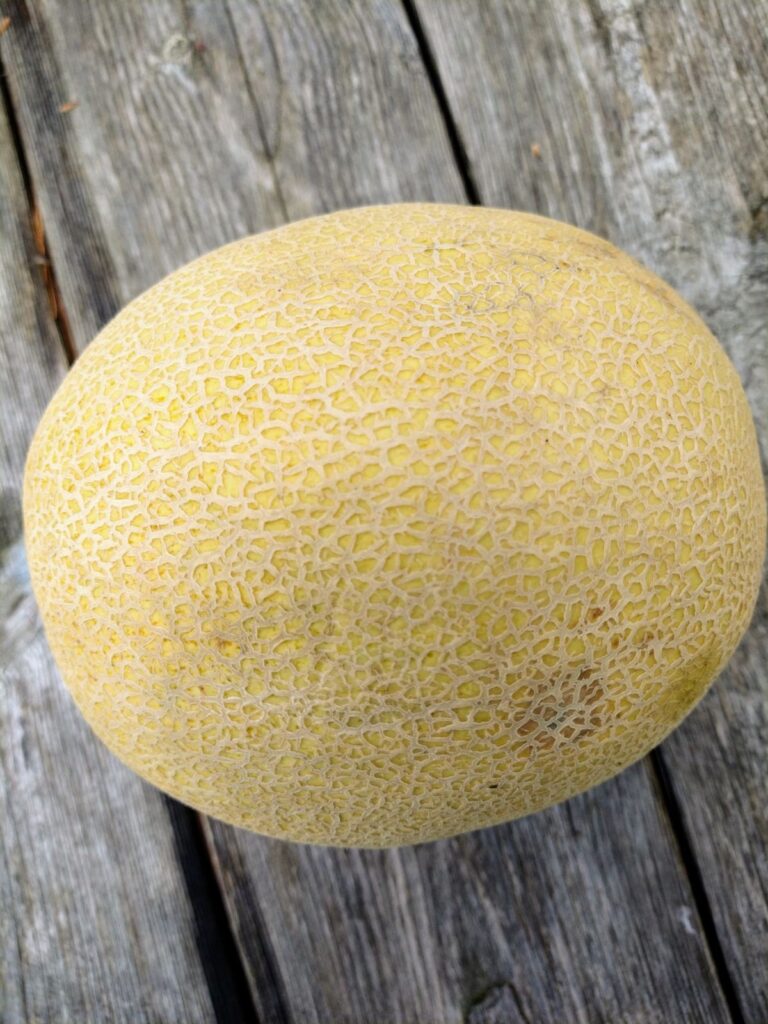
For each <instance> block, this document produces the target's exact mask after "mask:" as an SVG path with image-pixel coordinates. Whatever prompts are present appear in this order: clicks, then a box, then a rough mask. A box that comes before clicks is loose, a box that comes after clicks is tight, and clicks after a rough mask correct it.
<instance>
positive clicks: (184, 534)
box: [24, 204, 766, 847]
mask: <svg viewBox="0 0 768 1024" xmlns="http://www.w3.org/2000/svg"><path fill="white" fill-rule="evenodd" d="M24 514H25V529H26V541H27V548H28V553H29V562H30V567H31V574H32V580H33V585H34V590H35V594H36V596H37V600H38V602H39V606H40V609H41V613H42V617H43V621H44V624H45V629H46V632H47V636H48V639H49V641H50V646H51V649H52V651H53V654H54V656H55V659H56V661H57V663H58V666H59V668H60V670H61V674H62V676H63V678H64V681H65V682H66V685H67V686H68V688H69V690H70V691H71V693H72V695H73V697H74V699H75V701H76V703H77V705H78V706H79V707H80V709H81V711H82V713H83V715H84V716H85V718H86V719H87V721H88V722H89V723H90V725H91V726H92V728H93V730H94V731H95V733H96V734H97V735H98V736H99V737H100V738H101V739H102V740H103V741H104V743H106V744H107V746H108V747H109V748H110V749H111V750H112V751H113V752H114V753H115V754H116V755H117V756H118V757H119V758H121V759H122V760H123V761H124V762H125V763H126V764H128V765H129V766H131V768H133V769H135V771H137V772H138V773H139V774H140V775H142V776H143V777H144V778H145V779H147V780H149V781H150V782H151V783H153V784H154V785H155V786H158V787H160V788H161V789H162V790H164V791H165V792H167V793H169V794H172V795H173V796H174V797H176V798H178V799H179V800H181V801H184V802H185V803H187V804H189V805H191V806H192V807H194V808H197V809H199V810H200V811H203V812H205V813H207V814H211V815H214V816H216V817H217V818H220V819H222V820H224V821H226V822H230V823H234V824H236V825H240V826H243V827H245V828H248V829H252V830H254V831H257V832H259V833H263V834H266V835H270V836H276V837H282V838H286V839H291V840H296V841H301V842H310V843H321V844H330V845H342V846H372V847H380V846H391V845H398V844H405V843H415V842H420V841H425V840H432V839H436V838H439V837H444V836H450V835H454V834H457V833H461V832H465V831H468V830H471V829H476V828H479V827H483V826H487V825H491V824H494V823H498V822H502V821H506V820H509V819H511V818H514V817H516V816H520V815H525V814H529V813H531V812H533V811H537V810H538V809H540V808H544V807H546V806H548V805H550V804H553V803H555V802H557V801H561V800H563V799H565V798H567V797H569V796H571V795H572V794H574V793H577V792H579V791H582V790H584V789H586V788H587V787H590V786H593V785H595V784H596V783H599V782H601V781H602V780H604V779H607V778H608V777H609V776H612V775H613V774H615V773H616V772H618V771H620V770H621V769H622V768H624V767H625V766H627V765H628V764H629V763H631V762H633V761H635V760H636V759H637V758H639V757H641V756H642V755H643V754H645V753H646V752H647V751H648V750H649V749H650V748H651V747H653V746H654V745H655V744H657V743H659V741H660V740H661V739H662V738H663V737H664V736H666V735H667V734H668V733H669V732H670V730H671V729H672V728H673V727H674V726H675V725H676V724H677V723H678V722H680V720H681V719H682V718H683V716H684V715H685V714H686V713H687V712H688V711H689V710H690V709H691V708H692V707H693V705H694V704H695V703H696V702H697V701H698V700H699V698H700V697H701V696H702V695H703V694H704V692H705V691H706V690H707V688H708V686H709V684H710V683H711V682H712V680H713V679H714V678H715V677H716V676H717V675H718V673H719V672H720V670H721V669H722V668H723V666H724V665H725V663H726V661H727V660H728V658H729V657H730V655H731V653H732V652H733V650H734V648H735V646H736V644H737V643H738V641H739V638H740V636H741V635H742V633H743V632H744V630H745V628H746V627H747V625H748V622H749V619H750V615H751V612H752V609H753V606H754V602H755V598H756V593H757V589H758V582H759V578H760V571H761V565H762V561H763V555H764V543H765V526H766V511H765V492H764V487H763V482H762V477H761V470H760V462H759V457H758V448H757V443H756V437H755V430H754V426H753V423H752V420H751V417H750V412H749V408H748V404H747V400H746V398H745V395H744V392H743V391H742V388H741V385H740V382H739V378H738V376H737V374H736V371H735V370H734V367H733V366H732V364H731V363H730V361H729V360H728V358H727V356H726V354H725V352H724V351H723V349H722V348H721V347H720V345H719V344H718V343H717V341H716V340H715V339H714V337H713V336H712V335H711V334H710V332H709V331H708V330H707V328H706V327H705V326H704V324H703V323H702V321H701V320H700V319H699V317H698V316H697V315H696V314H695V313H694V312H693V311H692V310H691V309H690V308H689V307H688V306H687V305H686V304H685V303H684V302H683V300H682V299H681V298H680V297H679V296H678V295H677V294H676V293H675V292H674V291H673V290H672V289H671V288H669V287H668V286H667V285H665V284H664V283H663V282H662V281H661V280H659V279H658V278H657V277H655V276H654V275H653V274H651V273H650V272H649V271H647V270H646V269H644V268H643V267H641V266H640V265H639V264H638V263H636V262H634V261H633V260H632V259H630V258H629V257H628V256H627V255H625V254H624V253H622V252H620V251H619V250H617V249H616V248H614V247H613V246H612V245H609V244H608V243H607V242H605V241H603V240H601V239H599V238H597V237H594V236H593V235H590V234H587V233H585V232H583V231H580V230H577V229H575V228H573V227H569V226H567V225H565V224H561V223H558V222H555V221H552V220H548V219H545V218H541V217H537V216H531V215H527V214H522V213H515V212H510V211H504V210H494V209H478V208H469V207H461V206H450V205H439V204H434V205H433V204H405V205H393V206H380V207H369V208H361V209H354V210H348V211H343V212H339V213H334V214H330V215H327V216H322V217H317V218H312V219H308V220H304V221H300V222H298V223H294V224H291V225H288V226H286V227H281V228H279V229H277V230H274V231H269V232H266V233H263V234H260V235H256V236H253V237H250V238H245V239H243V240H241V241H238V242H235V243H233V244H231V245H228V246H225V247H224V248H221V249H218V250H216V251H214V252H212V253H209V254H208V255H206V256H203V257H202V258H200V259H198V260H196V261H195V262H193V263H191V264H189V265H188V266H185V267H183V268H182V269H180V270H178V271H177V272H175V273H173V274H171V275H170V276H169V277H166V278H165V279H164V280H162V281H161V282H160V283H159V284H157V285H156V286H155V287H153V288H151V289H150V290H149V291H147V292H145V293H144V294H143V295H141V296H140V297H139V298H137V299H135V300H134V301H133V302H131V303H130V304H129V305H128V306H127V307H126V308H125V309H124V310H123V311H122V312H121V313H120V314H119V315H118V316H117V317H115V319H114V320H112V321H111V323H109V324H108V325H107V326H106V327H105V328H104V330H103V331H102V332H101V333H100V335H99V336H98V337H97V338H96V340H95V341H94V342H93V344H92V345H91V346H90V347H89V348H88V349H87V350H86V351H85V353H84V354H83V355H82V357H81V358H80V359H79V360H78V362H77V363H76V365H75V366H74V368H73V369H72V371H71V372H70V374H69V375H68V377H67V378H66V379H65V381H64V382H63V384H62V386H61V387H60V389H59V391H58V392H57V394H56V395H55V397H54V398H53V400H52V402H51V404H50V406H49V408H48V409H47V411H46V413H45V415H44V417H43V419H42V421H41V423H40V425H39V428H38V430H37V432H36V435H35V438H34V441H33V443H32V446H31V449H30V452H29V457H28V461H27V467H26V475H25V490H24Z"/></svg>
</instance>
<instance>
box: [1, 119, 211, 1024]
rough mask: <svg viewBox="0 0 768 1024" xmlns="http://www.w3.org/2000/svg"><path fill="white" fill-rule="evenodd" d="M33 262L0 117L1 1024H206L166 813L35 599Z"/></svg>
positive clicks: (39, 385)
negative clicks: (25, 479)
mask: <svg viewBox="0 0 768 1024" xmlns="http://www.w3.org/2000/svg"><path fill="white" fill-rule="evenodd" d="M34 256H35V252H34V248H33V244H32V238H31V232H30V229H29V211H28V208H27V200H26V197H25V194H24V189H23V185H22V178H21V175H20V173H19V168H18V167H17V166H16V164H15V155H14V147H13V142H12V139H11V135H10V132H9V128H8V123H7V121H6V118H5V114H4V112H3V110H2V108H1V107H0V381H2V386H1V390H2V397H1V398H0V480H2V493H1V494H0V687H2V695H3V696H2V702H0V765H1V767H0V821H2V828H1V829H0V908H1V912H0V1018H2V1020H3V1021H4V1022H6V1024H25V1022H27V1021H41V1022H42V1021H46V1022H47V1021H51V1022H53V1021H56V1022H62V1024H64V1022H72V1024H82V1022H84V1021H105V1020H110V1021H116V1022H117V1021H120V1022H126V1024H128V1022H130V1024H136V1022H145V1024H159V1022H166V1024H177V1022H178V1021H179V1020H180V1019H181V1018H182V1017H183V1019H184V1020H185V1021H199V1022H201V1024H203V1022H205V1024H208V1022H210V1021H211V1020H212V1014H213V1009H212V1004H211V999H210V996H209V991H208V986H207V983H206V976H205V971H204V969H203V965H202V964H201V961H200V954H199V951H198V948H197V944H196V938H195V922H194V916H193V910H192V907H191V905H190V902H189V900H188V897H187V892H186V888H185V883H184V878H183V876H182V874H181V871H180V868H179V864H178V862H177V859H176V855H175V849H174V839H173V835H172V832H171V828H170V823H169V821H168V816H167V814H166V812H165V807H164V800H163V798H162V797H161V796H160V795H159V794H157V793H153V792H151V791H150V790H149V789H148V788H147V787H145V786H142V785H141V784H140V783H139V782H138V780H134V779H132V778H130V776H129V775H128V773H127V772H125V771H123V770H122V769H121V768H120V766H119V765H117V764H116V763H115V761H114V759H113V758H111V757H110V756H109V754H107V752H106V751H105V750H104V749H103V748H101V747H100V746H99V745H97V744H95V743H94V742H93V739H92V737H91V735H90V733H89V730H88V729H87V727H86V726H85V724H84V723H83V721H82V719H81V718H80V716H79V715H78V714H77V712H76V711H75V708H74V706H73V705H72V703H71V701H70V700H69V699H68V698H67V697H66V695H65V693H64V691H63V688H62V687H61V685H60V683H59V681H58V678H57V676H56V670H55V668H54V666H53V663H52V661H51V656H50V654H49V652H48V648H47V645H46V643H45V639H44V637H43V634H42V630H41V625H40V621H39V618H38V616H37V612H36V609H35V605H34V600H33V598H32V595H31V592H30V587H29V580H28V576H27V573H26V566H25V561H24V554H23V549H22V543H21V539H20V537H21V505H20V497H19V489H20V485H21V475H22V469H23V461H24V457H25V453H26V449H27V445H28V443H29V439H30V437H31V433H32V430H33V429H34V426H35V424H36V422H37V419H38V418H39V416H40V414H41V412H42V410H43V408H44V406H45V404H46V402H47V401H48V399H49V397H50V395H51V393H52V391H53V389H54V387H55V386H56V384H57V383H58V382H59V381H60V380H61V378H62V376H63V374H64V372H65V370H66V363H65V360H64V358H63V350H62V348H61V345H60V343H59V339H58V337H57V335H56V330H55V328H54V326H53V319H52V316H51V311H50V309H49V307H48V304H47V299H46V295H45V291H44V289H43V285H42V278H41V276H40V273H39V268H38V267H36V266H35V264H34V262H33V260H34ZM180 1015H181V1016H180Z"/></svg>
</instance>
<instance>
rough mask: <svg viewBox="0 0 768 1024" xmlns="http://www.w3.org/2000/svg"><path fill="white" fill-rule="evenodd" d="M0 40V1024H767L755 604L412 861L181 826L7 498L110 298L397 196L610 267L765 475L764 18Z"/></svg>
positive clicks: (767, 643) (419, 3) (410, 855)
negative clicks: (100, 699) (42, 259)
mask: <svg viewBox="0 0 768 1024" xmlns="http://www.w3.org/2000/svg"><path fill="white" fill-rule="evenodd" d="M3 15H5V16H7V17H9V18H10V19H11V21H10V26H9V27H8V29H7V31H6V32H5V34H4V35H3V37H2V40H0V72H2V73H3V76H4V77H3V79H2V81H3V100H4V106H5V108H6V109H5V114H4V115H2V117H0V185H1V188H0V353H2V355H1V356H0V358H2V359H3V364H2V378H1V379H2V385H1V386H2V389H3V391H2V400H1V402H0V426H1V427H2V444H3V449H2V451H3V456H2V458H3V462H2V470H1V472H2V487H3V491H2V506H1V507H0V512H1V514H2V519H1V520H0V525H1V526H2V532H1V533H0V543H1V544H2V547H3V551H2V555H0V559H1V562H0V564H2V575H0V666H1V667H2V671H3V673H4V676H3V693H2V697H1V698H0V700H1V701H2V705H0V756H1V757H2V765H3V784H2V787H0V800H1V801H2V806H0V813H2V816H3V817H2V846H0V850H2V859H1V860H0V1019H2V1020H3V1021H6V1020H7V1021H8V1022H9V1024H16V1022H21V1021H32V1020H34V1021H45V1022H48V1021H51V1022H58V1021H73V1022H77V1024H81V1022H83V1024H85V1022H91V1021H94V1022H101V1021H119V1022H123V1021H125V1022H129V1021H130V1022H135V1021H148V1022H149V1021H152V1022H153V1024H182V1022H184V1024H186V1022H187V1021H197V1020H201V1021H208V1020H210V1021H213V1020H217V1021H241V1020H242V1021H261V1022H272V1021H289V1022H296V1024H303V1022H320V1024H346V1022H349V1024H395V1022H403V1024H454V1022H456V1024H458V1022H462V1021H466V1022H468V1024H502V1022H503V1024H507V1022H509V1024H512V1022H526V1024H534V1022H535V1024H547V1022H550V1021H552V1022H558V1024H559V1022H561V1021H568V1022H571V1021H573V1022H585V1024H596V1022H602V1021H605V1022H607V1024H608V1022H610V1024H623V1022H633V1024H634V1022H638V1024H640V1022H643V1024H645V1022H656V1021H659V1022H667V1021H670V1022H672V1021H683V1020H684V1021H701V1022H718V1021H735V1022H737V1024H739V1022H755V1024H766V1022H768V860H767V857H766V840H768V806H767V804H768V763H767V760H766V758H767V755H766V750H768V673H767V670H766V655H767V654H768V622H767V618H768V601H767V599H766V595H765V590H764V593H763V597H762V599H761V602H760V605H759V609H758V614H757V617H756V620H755V623H754V624H753V628H752V630H751V631H750V633H749V635H748V637H747V638H746V639H745V641H744V643H743V644H742V646H741V648H740V650H739V652H738V653H737V656H736V657H735V659H734V661H733V662H732V665H731V666H730V667H729V669H728V671H727V672H726V674H725V675H724V677H723V679H722V680H721V681H720V683H718V685H717V687H716V688H715V689H714V690H713V692H712V693H711V694H710V696H709V697H708V698H706V700H705V701H704V702H703V704H702V705H701V706H700V708H699V709H697V710H696V711H695V712H694V713H693V714H692V715H691V717H690V718H689V719H688V720H687V721H686V723H685V724H684V725H683V727H682V728H681V729H680V730H679V731H678V732H677V733H676V734H675V735H674V736H673V737H672V738H671V739H670V740H669V741H667V743H665V744H664V745H663V747H662V748H661V749H660V751H657V752H655V753H654V755H652V756H651V757H650V758H647V759H646V760H645V761H644V762H642V763H640V764H639V765H636V766H635V767H634V768H632V769H630V770H629V771H628V772H626V773H624V774H623V775H622V776H620V777H619V778H618V779H615V780H613V781H612V782H609V783H607V784H605V785H604V786H602V787H600V788H598V789H597V790H595V791H593V792H592V793H589V794H587V795H585V796H583V797H580V798H577V799H575V800H572V801H570V802H569V803H567V804H566V805H563V806H561V807H558V808H554V809H552V810H550V811H548V812H545V813H544V814H541V815H537V816H535V817H533V818H531V819H526V820H523V821H519V822H515V823H512V824H510V825H507V826H504V827H501V828H497V829H493V830H487V831H485V832H480V833H475V834H473V835H471V836H465V837H461V838H459V839H455V840H451V841H447V842H442V843H437V844H430V845H425V846H422V847H416V848H409V849H404V850H395V851H382V852H375V851H331V850H323V849H316V848H307V847H298V846H293V845H290V844H285V843H280V842H277V841H270V840H266V839H262V838H260V837H256V836H252V835H249V834H247V833H244V832H240V831H238V830H235V829H232V828H228V827H226V826H223V825H221V824H218V823H215V822H210V821H201V820H200V819H198V817H197V816H196V815H194V814H193V812H191V811H189V810H187V809H185V808H181V807H180V806H179V805H175V804H173V803H172V802H171V801H168V800H165V799H164V798H162V797H161V796H159V795H158V794H157V793H156V792H154V791H153V790H151V789H150V788H149V787H147V786H145V785H144V784H143V783H141V782H139V781H138V780H137V779H135V778H134V777H133V776H132V775H131V774H130V773H129V772H128V771H127V770H125V769H123V768H122V767H121V766H120V765H119V764H117V763H116V762H115V761H114V760H113V759H111V758H110V757H109V756H108V755H107V754H106V753H105V752H104V751H103V750H102V749H101V748H100V747H99V746H98V744H97V741H96V740H95V739H93V738H92V737H91V736H90V734H89V733H88V731H87V729H86V728H85V727H84V726H83V725H82V724H81V723H80V722H79V720H78V718H77V715H76V713H75V711H74V709H73V708H72V706H71V703H70V702H69V699H68V698H67V696H66V695H65V694H64V692H63V690H62V688H61V686H60V684H59V683H58V681H57V679H56V676H55V669H54V668H53V666H52V664H51V662H50V658H49V656H48V654H47V651H46V648H45V643H44V640H43V638H42V636H41V633H40V626H39V622H38V620H37V617H36V614H35V611H34V608H33V603H32V600H31V598H30V595H29V590H28V584H27V582H26V578H25V576H24V563H23V547H22V543H21V539H20V535H19V534H20V521H19V517H18V485H19V480H20V472H21V467H22V462H23V456H24V451H25V448H26V444H27V443H28V440H29V437H30V435H31V431H32V429H33V428H34V424H35V422H36V419H37V417H38V416H39V414H40V412H41V410H42V408H43V407H44V405H45V402H46V400H47V398H48V397H49V395H50V393H51V392H52V390H53V388H54V387H55V386H56V383H57V381H58V380H59V379H60V378H61V375H62V374H63V372H64V371H65V359H64V356H63V353H64V352H65V350H66V349H70V350H72V351H73V352H76V351H81V350H82V348H83V347H84V346H85V345H86V344H87V343H88V341H89V340H90V338H91V337H92V336H93V334H94V333H95V332H96V330H97V329H98V328H99V327H100V326H101V325H102V324H103V323H104V321H105V320H106V319H108V318H109V316H111V315H112V314H113V313H114V312H115V311H116V310H117V308H119V306H120V305H121V304H123V303H124V302H126V301H128V300H129V299H130V298H131V297H132V296H133V295H135V294H136V293H137V292H138V291H140V290H141V289H143V288H144V287H146V286H148V285H149V284H151V283H152V282H153V281H155V280H156V279H157V278H158V277H160V276H161V275H162V274H163V273H165V272H166V271H168V270H170V269H172V268H173V267H175V266H177V265H178V264H179V263H181V262H183V261H185V260H187V259H189V258H191V257H193V256H195V255H197V254H199V253H201V252H203V251H205V250H206V249H208V248H211V247H212V246H214V245H217V244H219V243H221V242H224V241H227V240H229V239H232V238H235V237H237V236H239V235H242V234H245V233H248V232H251V231H257V230H261V229H263V228H265V227H271V226H274V225H276V224H279V223H281V222H283V221H285V220H286V219H294V218H297V217H301V216H306V215H309V214H312V213H315V212H322V211H326V210H330V209H334V208H337V207H341V206H346V205H353V204H359V203H364V202H381V201H391V200H398V199H440V200H449V201H455V202H463V201H466V200H467V199H469V200H470V201H482V202H485V203H490V204H497V205H504V206H511V207H517V208H522V209H529V210H535V211H538V212H541V213H546V214H549V215H552V216H557V217H561V218H563V219H567V220H570V221H572V222H574V223H577V224H579V225H581V226H583V227H587V228H590V229H592V230H595V231H597V232H598V233H600V234H603V235H605V236H607V237H610V238H611V239H612V240H613V241H615V242H617V243H618V244H620V245H622V246H624V247H625V248H627V249H628V250H629V251H631V252H633V253H634V254H635V255H637V256H639V257H640V258H641V259H643V260H645V261H646V262H647V263H648V264H649V265H651V266H652V267H653V268H654V269H656V270H658V271H659V272H660V273H662V274H663V275H664V276H665V277H666V278H667V279H668V280H669V281H670V282H671V283H672V284H674V285H675V286H676V287H678V288H679V289H680V290H681V291H682V292H683V293H684V294H685V295H686V297H688V298H689V300H690V301H691V302H692V303H693V304H694V305H695V306H696V307H697V308H698V309H699V311H700V312H701V313H702V314H703V315H704V317H705V318H706V319H707V320H708V321H709V323H710V324H711V326H712V327H713V329H714V330H715V331H716V333H718V335H719V336H720V337H721V339H722V341H723V342H724V344H725V345H726V346H727V347H728V348H729V351H730V352H731V354H732V357H733V358H734V361H735V362H736V365H737V367H738V369H739V370H740V372H741V375H742V379H743V380H744V382H745V384H746V386H747V390H748V393H749V395H750V398H751V401H752V407H753V411H754V413H755V416H756V419H757V421H758V425H759V430H760V434H761V443H762V446H763V451H764V452H765V451H766V444H768V436H767V435H766V431H767V430H768V398H767V397H766V396H767V395H768V343H767V342H766V326H768V114H767V112H766V111H767V106H768V85H766V76H765V69H766V67H768V31H767V29H768V2H766V0H751V2H749V0H738V2H737V3H734V2H733V0H687V2H684V3H681V4H679V5H674V6H671V5H667V4H664V3H662V2H661V0H656V2H638V0H635V2H630V0H610V2H609V0H553V2H545V3H542V2H539V0H505V2H502V0H412V2H408V3H407V4H405V5H403V4H402V3H401V2H400V0H357V2H354V3H351V2H349V0H335V2H331V0H323V2H322V3H320V2H317V0H281V2H280V3H273V2H269V0H263V2H249V0H226V2H222V0H134V2H132V3H130V4H126V3H123V2H121V0H90V2H84V0H36V2H35V3H32V0H26V2H24V0H15V2H3V0H0V18H1V17H2V16H3ZM0 24H1V23H0ZM71 104H76V106H74V107H71ZM62 108H64V109H63V110H62ZM1 113H2V112H0V114H1ZM8 119H10V122H11V125H12V126H14V132H13V133H12V132H11V131H10V129H9V124H8ZM25 179H26V180H25ZM25 186H26V187H25ZM33 208H34V209H36V210H37V211H39V212H38V214H37V215H36V216H35V218H34V224H35V225H36V229H35V232H33V230H32V227H31V224H32V210H33ZM40 225H42V226H44V229H45V234H46V236H47V244H48V254H49V257H50V260H51V263H52V271H53V272H55V275H56V279H57V281H58V299H57V302H58V317H57V318H56V319H54V317H53V315H52V311H51V306H50V301H49V296H48V295H47V294H46V285H45V282H44V280H43V275H42V268H41V266H40V263H39V261H38V260H39V253H38V254H37V259H36V250H35V246H34V244H33V235H34V234H35V233H36V234H37V242H38V248H39V244H40ZM46 273H47V274H48V275H49V277H50V274H51V270H50V269H48V270H46Z"/></svg>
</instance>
